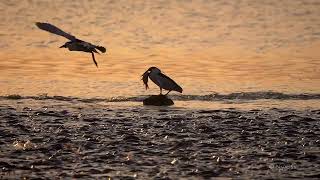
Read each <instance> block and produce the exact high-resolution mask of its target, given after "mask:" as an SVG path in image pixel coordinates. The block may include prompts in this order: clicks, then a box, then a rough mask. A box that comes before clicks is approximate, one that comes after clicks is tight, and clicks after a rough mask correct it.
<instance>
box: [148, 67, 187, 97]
mask: <svg viewBox="0 0 320 180" xmlns="http://www.w3.org/2000/svg"><path fill="white" fill-rule="evenodd" d="M148 78H150V79H151V80H152V81H153V82H154V83H155V84H156V85H157V86H159V88H160V94H161V95H162V89H165V90H168V92H167V93H166V94H165V95H167V94H169V93H170V92H171V91H177V92H180V93H182V88H181V87H180V86H179V85H178V84H177V83H176V82H175V81H174V80H172V79H171V78H169V77H168V76H166V75H165V74H163V73H161V70H160V69H158V68H157V67H150V68H149V69H148V70H147V71H146V72H145V73H143V75H142V80H143V83H144V85H145V87H146V89H148V88H149V86H148Z"/></svg>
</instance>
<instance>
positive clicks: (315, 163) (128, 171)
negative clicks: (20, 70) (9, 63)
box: [0, 99, 320, 179]
mask: <svg viewBox="0 0 320 180" xmlns="http://www.w3.org/2000/svg"><path fill="white" fill-rule="evenodd" d="M8 102H9V103H8ZM0 119H1V124H0V132H1V133H0V149H1V153H0V167H1V171H0V178H3V179H10V178H12V179H15V178H27V179H29V178H39V177H41V178H53V177H55V178H77V179H78V178H85V179H88V178H101V177H111V178H114V179H150V178H155V179H178V178H191V179H192V178H193V179H207V178H211V177H236V178H256V179H260V178H319V177H320V172H319V169H320V166H319V164H320V159H319V158H320V157H319V154H320V153H319V152H320V142H319V136H320V134H319V132H320V124H319V119H320V109H314V110H290V109H278V108H272V109H264V110H259V109H251V110H240V109H206V110H204V109H187V108H181V107H160V108H159V107H143V106H141V105H140V106H129V107H128V106H126V107H121V106H115V105H105V104H99V103H90V102H78V103H74V102H72V101H70V102H68V101H59V100H30V99H18V100H10V101H1V105H0Z"/></svg>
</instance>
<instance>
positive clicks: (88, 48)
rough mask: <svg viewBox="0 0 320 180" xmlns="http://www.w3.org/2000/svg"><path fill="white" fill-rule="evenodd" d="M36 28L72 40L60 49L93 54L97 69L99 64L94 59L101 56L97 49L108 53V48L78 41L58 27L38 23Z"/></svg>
mask: <svg viewBox="0 0 320 180" xmlns="http://www.w3.org/2000/svg"><path fill="white" fill-rule="evenodd" d="M36 26H37V27H38V28H40V29H42V30H45V31H48V32H51V33H53V34H56V35H59V36H63V37H65V38H67V39H69V40H70V41H68V42H66V43H65V44H64V45H62V46H60V48H68V49H69V51H83V52H88V53H91V55H92V60H93V62H94V64H95V65H96V66H97V67H98V63H97V62H96V59H95V57H94V53H98V54H99V52H98V51H97V49H98V50H99V51H100V52H102V53H105V52H106V48H104V47H102V46H96V45H93V44H91V43H88V42H85V41H82V40H80V39H77V38H76V37H75V36H73V35H71V34H68V33H66V32H64V31H63V30H61V29H59V28H58V27H56V26H54V25H52V24H49V23H41V22H37V23H36Z"/></svg>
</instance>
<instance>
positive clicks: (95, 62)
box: [91, 52, 98, 67]
mask: <svg viewBox="0 0 320 180" xmlns="http://www.w3.org/2000/svg"><path fill="white" fill-rule="evenodd" d="M91 54H92V60H93V62H94V64H95V65H96V66H97V67H98V63H97V61H96V59H95V58H94V53H93V52H91Z"/></svg>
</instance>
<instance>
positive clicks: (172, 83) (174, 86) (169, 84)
mask: <svg viewBox="0 0 320 180" xmlns="http://www.w3.org/2000/svg"><path fill="white" fill-rule="evenodd" d="M159 76H160V77H162V78H165V79H167V80H169V81H164V82H162V83H165V84H163V85H164V86H167V87H170V88H171V89H172V90H175V91H178V92H181V93H182V88H181V87H180V86H179V85H178V84H177V83H176V82H175V81H174V80H173V79H171V78H170V77H168V76H166V75H165V74H162V73H159Z"/></svg>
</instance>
